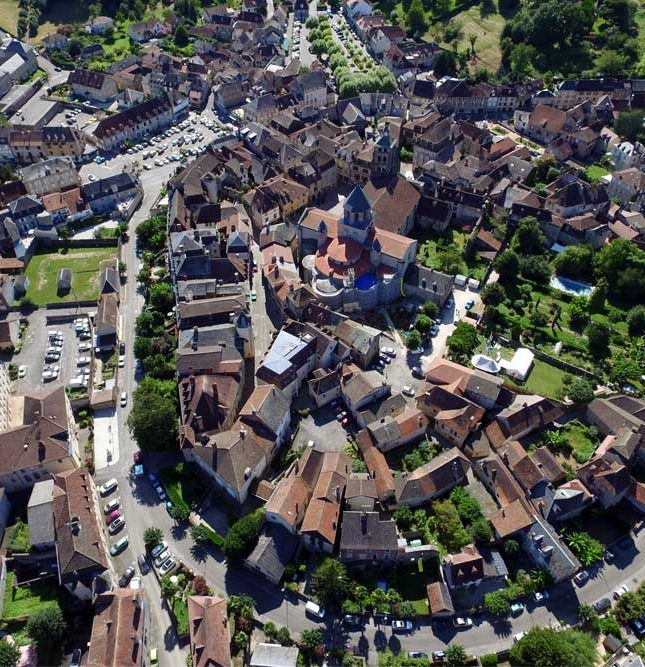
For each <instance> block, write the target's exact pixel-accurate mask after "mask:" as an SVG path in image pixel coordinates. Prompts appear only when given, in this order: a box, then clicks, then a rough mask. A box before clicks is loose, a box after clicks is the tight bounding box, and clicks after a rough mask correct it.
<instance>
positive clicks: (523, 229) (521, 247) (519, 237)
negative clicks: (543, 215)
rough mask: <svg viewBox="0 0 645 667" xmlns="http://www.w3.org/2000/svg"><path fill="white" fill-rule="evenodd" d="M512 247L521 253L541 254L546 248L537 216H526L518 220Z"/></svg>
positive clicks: (544, 237)
mask: <svg viewBox="0 0 645 667" xmlns="http://www.w3.org/2000/svg"><path fill="white" fill-rule="evenodd" d="M512 248H513V250H515V252H519V253H521V254H522V255H541V254H542V253H543V252H544V251H545V250H546V236H545V235H544V232H543V231H542V230H541V229H540V223H539V222H538V221H537V218H534V217H533V216H527V217H526V218H522V219H521V220H520V221H519V222H518V224H517V230H516V231H515V235H514V237H513V243H512Z"/></svg>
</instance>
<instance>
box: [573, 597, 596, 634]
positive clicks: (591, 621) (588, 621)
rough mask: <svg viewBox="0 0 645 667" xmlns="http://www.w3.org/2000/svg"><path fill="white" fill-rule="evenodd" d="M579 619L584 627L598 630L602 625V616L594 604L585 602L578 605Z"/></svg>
mask: <svg viewBox="0 0 645 667" xmlns="http://www.w3.org/2000/svg"><path fill="white" fill-rule="evenodd" d="M578 620H579V621H580V623H582V625H583V627H584V628H586V629H588V630H592V631H594V632H597V631H598V630H599V627H600V622H599V621H600V617H599V616H598V612H597V611H596V608H595V607H594V606H593V605H592V604H585V603H584V602H583V603H581V604H580V606H579V607H578Z"/></svg>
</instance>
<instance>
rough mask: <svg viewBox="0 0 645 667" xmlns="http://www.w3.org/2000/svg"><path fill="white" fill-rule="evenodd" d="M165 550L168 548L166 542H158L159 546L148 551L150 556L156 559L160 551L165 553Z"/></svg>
mask: <svg viewBox="0 0 645 667" xmlns="http://www.w3.org/2000/svg"><path fill="white" fill-rule="evenodd" d="M167 548H168V543H167V542H159V544H157V545H155V546H154V547H152V549H151V550H150V555H151V556H152V557H153V558H156V557H157V556H158V555H159V554H160V553H161V552H162V551H165V550H166V549H167Z"/></svg>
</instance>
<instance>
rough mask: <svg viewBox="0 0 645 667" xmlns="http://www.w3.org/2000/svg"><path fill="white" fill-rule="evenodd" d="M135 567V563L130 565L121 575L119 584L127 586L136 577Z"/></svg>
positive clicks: (122, 586)
mask: <svg viewBox="0 0 645 667" xmlns="http://www.w3.org/2000/svg"><path fill="white" fill-rule="evenodd" d="M134 573H135V569H134V563H132V565H130V567H128V569H127V570H126V571H125V572H124V573H123V574H122V575H121V576H120V577H119V586H120V587H121V588H125V587H126V586H127V585H128V584H129V583H130V579H132V577H134Z"/></svg>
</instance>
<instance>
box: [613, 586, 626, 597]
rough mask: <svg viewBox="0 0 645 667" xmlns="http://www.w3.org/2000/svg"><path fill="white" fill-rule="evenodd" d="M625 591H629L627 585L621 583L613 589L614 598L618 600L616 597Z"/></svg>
mask: <svg viewBox="0 0 645 667" xmlns="http://www.w3.org/2000/svg"><path fill="white" fill-rule="evenodd" d="M625 593H629V586H627V584H623V585H622V586H619V587H618V588H617V589H616V590H615V591H614V599H615V600H618V598H621V597H622V596H623V595H625Z"/></svg>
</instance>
